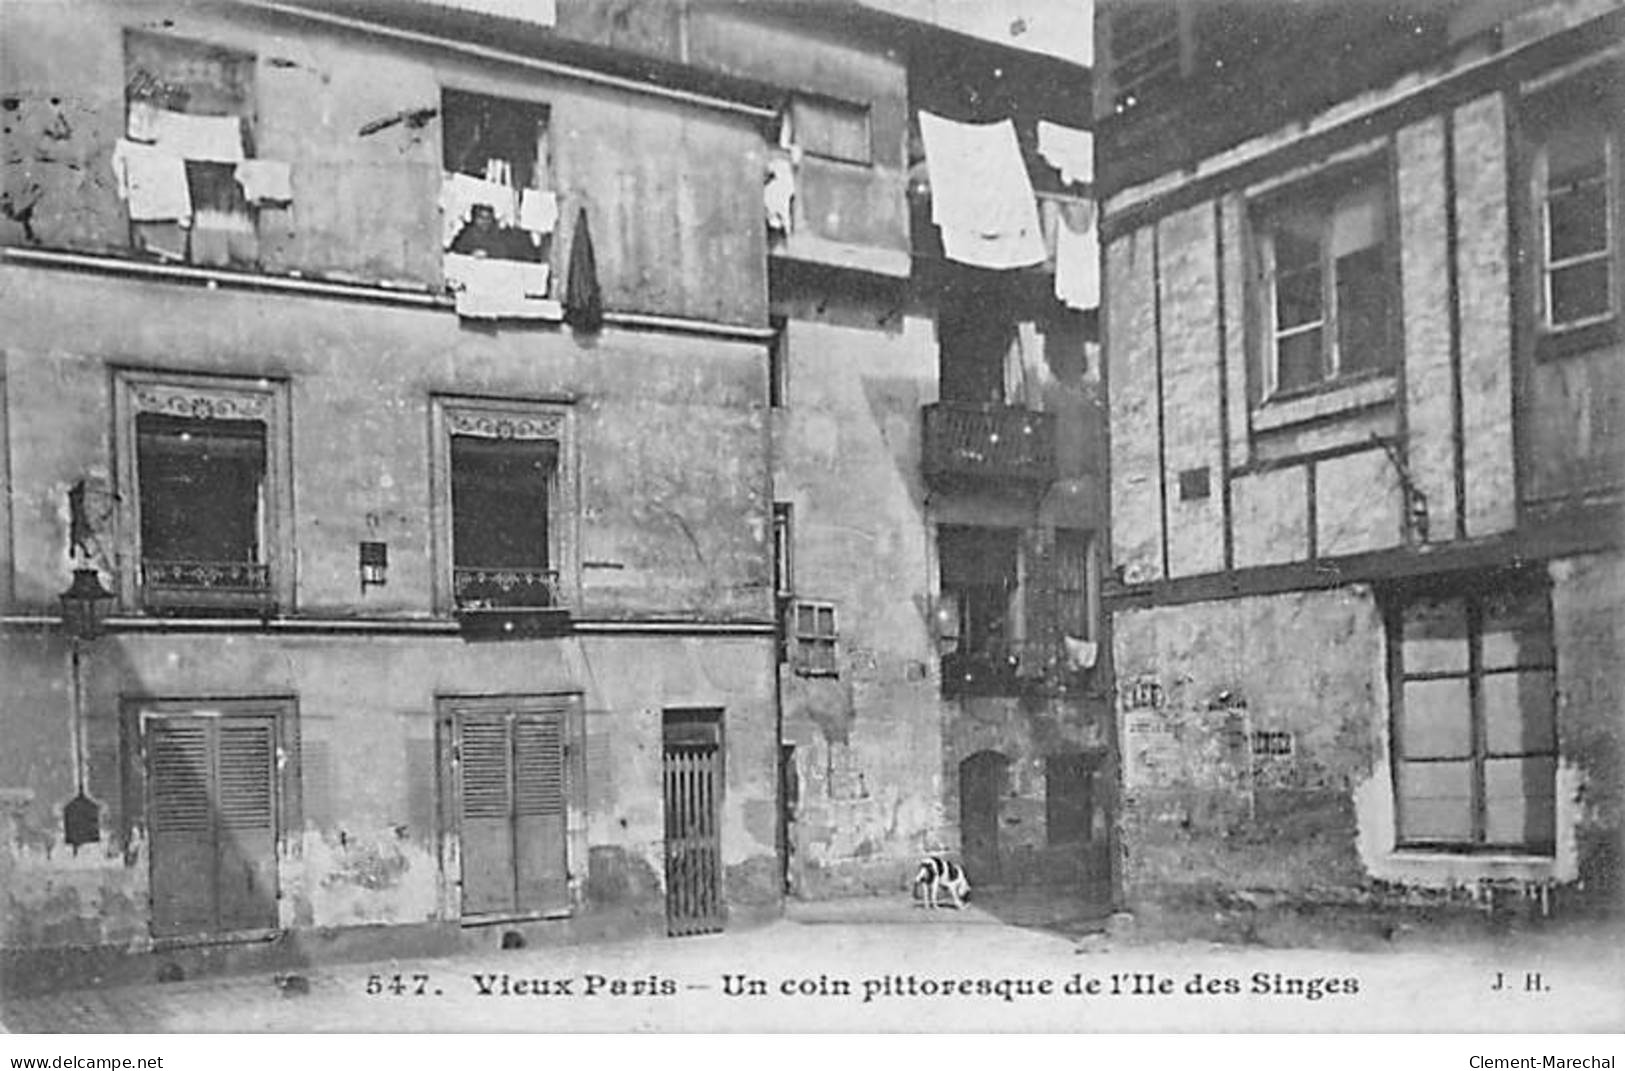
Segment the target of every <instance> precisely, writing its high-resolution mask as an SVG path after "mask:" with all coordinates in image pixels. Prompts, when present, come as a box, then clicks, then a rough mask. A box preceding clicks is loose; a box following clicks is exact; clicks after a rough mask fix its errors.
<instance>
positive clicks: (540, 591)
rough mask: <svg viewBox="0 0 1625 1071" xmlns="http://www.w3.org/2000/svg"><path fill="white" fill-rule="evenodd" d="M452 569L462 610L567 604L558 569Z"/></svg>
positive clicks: (528, 607) (454, 585)
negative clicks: (561, 596) (562, 595)
mask: <svg viewBox="0 0 1625 1071" xmlns="http://www.w3.org/2000/svg"><path fill="white" fill-rule="evenodd" d="M451 572H452V587H453V590H454V592H455V594H456V598H457V608H458V609H459V610H517V609H530V610H540V609H549V608H553V607H558V606H562V605H563V600H562V599H561V598H560V597H559V574H558V571H557V570H556V569H534V568H530V567H529V566H461V565H459V566H457V567H455V568H453V569H452V571H451Z"/></svg>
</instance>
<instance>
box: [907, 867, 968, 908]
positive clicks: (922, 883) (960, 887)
mask: <svg viewBox="0 0 1625 1071" xmlns="http://www.w3.org/2000/svg"><path fill="white" fill-rule="evenodd" d="M922 893H923V899H924V900H925V906H926V907H927V908H931V909H933V910H934V909H935V908H937V907H938V906H939V904H938V902H939V900H940V898H941V896H942V894H943V893H947V894H948V899H949V900H950V901H952V902H953V905H954V907H955V908H956V909H957V908H962V907H964V906H965V898H966V897H967V896H969V895H970V882H968V881H966V880H965V871H964V870H962V869H961V868H960V866H959V864H958V863H956V862H954V861H953V860H951V859H947V858H944V857H943V856H940V855H928V856H926V857H925V858H924V859H921V860H920V869H919V870H917V871H916V872H915V874H914V895H915V896H917V897H919V896H922Z"/></svg>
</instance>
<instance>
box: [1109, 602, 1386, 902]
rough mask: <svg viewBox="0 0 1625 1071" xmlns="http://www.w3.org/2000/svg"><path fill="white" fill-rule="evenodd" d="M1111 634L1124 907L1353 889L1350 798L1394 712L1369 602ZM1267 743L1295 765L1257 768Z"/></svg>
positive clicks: (1245, 609) (1240, 614)
mask: <svg viewBox="0 0 1625 1071" xmlns="http://www.w3.org/2000/svg"><path fill="white" fill-rule="evenodd" d="M1113 627H1114V629H1115V635H1114V651H1115V660H1116V669H1117V691H1118V700H1117V706H1118V719H1119V731H1120V734H1121V740H1122V745H1121V746H1122V764H1123V772H1122V779H1123V799H1122V808H1123V810H1122V832H1123V838H1124V843H1125V848H1126V860H1125V864H1124V888H1125V893H1126V895H1127V896H1128V897H1129V899H1130V900H1133V899H1136V898H1146V897H1156V896H1159V895H1164V894H1168V893H1172V892H1175V891H1177V890H1179V889H1180V888H1190V887H1197V888H1200V887H1203V886H1217V885H1222V886H1227V887H1243V888H1245V887H1255V888H1271V889H1278V890H1282V891H1286V892H1290V893H1297V894H1305V895H1308V894H1312V893H1313V892H1314V891H1315V890H1317V889H1325V888H1335V887H1338V886H1351V885H1356V884H1358V883H1359V882H1360V881H1361V879H1362V872H1361V868H1360V863H1359V856H1358V854H1357V852H1356V837H1357V832H1358V827H1357V824H1356V817H1355V810H1354V805H1353V800H1352V795H1351V792H1352V788H1353V786H1354V785H1355V784H1356V783H1357V782H1359V781H1361V780H1363V779H1364V778H1365V777H1366V776H1367V775H1368V774H1369V772H1370V771H1371V769H1372V766H1373V764H1374V762H1375V761H1376V755H1377V749H1378V746H1379V738H1380V737H1379V730H1380V718H1381V715H1380V711H1381V710H1382V709H1383V704H1384V702H1385V696H1386V686H1385V683H1384V672H1385V668H1384V666H1385V663H1384V654H1383V643H1382V629H1381V621H1380V618H1379V617H1378V614H1377V609H1376V605H1375V603H1374V601H1373V599H1372V597H1371V594H1370V592H1369V591H1367V590H1366V589H1363V588H1349V589H1345V590H1341V591H1334V592H1307V593H1301V594H1289V595H1279V596H1272V597H1264V598H1251V599H1236V600H1231V601H1226V602H1215V603H1203V604H1197V605H1190V606H1177V607H1162V608H1158V609H1147V610H1133V611H1128V612H1124V613H1119V614H1117V615H1116V617H1115V618H1114V622H1113ZM1329 651H1336V652H1337V653H1338V657H1337V658H1335V659H1333V658H1327V657H1323V655H1324V654H1325V652H1329ZM1259 731H1265V732H1276V733H1287V734H1289V738H1290V741H1291V752H1290V754H1286V755H1273V756H1262V755H1255V754H1254V753H1253V747H1252V745H1253V734H1254V733H1257V732H1259Z"/></svg>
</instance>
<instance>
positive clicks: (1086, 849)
mask: <svg viewBox="0 0 1625 1071" xmlns="http://www.w3.org/2000/svg"><path fill="white" fill-rule="evenodd" d="M1104 762H1105V755H1104V753H1102V752H1098V751H1080V752H1068V753H1062V754H1056V755H1049V756H1046V757H1045V759H1044V820H1045V831H1046V838H1045V839H1046V840H1047V842H1048V844H1049V847H1050V848H1051V849H1052V850H1054V851H1059V852H1061V853H1063V854H1065V855H1066V856H1068V857H1070V858H1069V860H1068V861H1069V863H1070V864H1071V865H1069V866H1068V867H1067V872H1068V873H1076V874H1077V875H1078V880H1079V887H1080V892H1081V893H1082V895H1083V898H1084V900H1085V901H1087V902H1088V903H1091V904H1094V905H1096V906H1097V907H1098V908H1099V909H1100V910H1102V911H1105V910H1108V909H1109V908H1110V905H1111V851H1110V840H1109V838H1108V837H1107V834H1106V830H1107V812H1106V808H1105V799H1104V796H1103V792H1104V789H1105V781H1106V779H1105V777H1104V775H1103V773H1102V769H1101V767H1102V765H1103V764H1104ZM1073 867H1075V868H1076V869H1075V870H1074V869H1073Z"/></svg>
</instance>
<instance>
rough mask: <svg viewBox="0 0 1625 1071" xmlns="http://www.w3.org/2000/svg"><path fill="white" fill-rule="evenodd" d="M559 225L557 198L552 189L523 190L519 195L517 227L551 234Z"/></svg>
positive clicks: (531, 231) (535, 232) (534, 232)
mask: <svg viewBox="0 0 1625 1071" xmlns="http://www.w3.org/2000/svg"><path fill="white" fill-rule="evenodd" d="M558 225H559V198H558V195H557V194H555V193H554V192H553V191H552V190H525V191H523V192H522V193H520V195H519V229H520V230H525V231H529V232H530V233H532V234H552V233H553V229H554V228H555V227H557V226H558Z"/></svg>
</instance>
